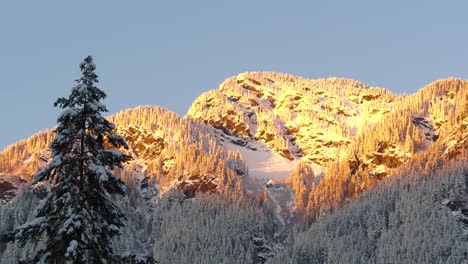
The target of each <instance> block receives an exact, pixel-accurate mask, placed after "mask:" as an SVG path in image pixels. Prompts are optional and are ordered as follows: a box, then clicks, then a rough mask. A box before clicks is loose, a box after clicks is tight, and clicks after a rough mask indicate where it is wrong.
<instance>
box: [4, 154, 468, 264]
mask: <svg viewBox="0 0 468 264" xmlns="http://www.w3.org/2000/svg"><path fill="white" fill-rule="evenodd" d="M450 167H451V169H441V170H440V171H438V172H437V173H432V174H430V175H424V176H423V177H421V175H411V174H410V175H399V176H396V177H395V178H394V179H392V180H390V181H388V182H384V183H382V184H381V185H379V186H378V187H376V188H374V189H373V190H371V191H369V192H367V193H365V194H364V195H363V196H362V197H360V198H359V199H357V200H356V201H354V202H353V203H352V204H351V205H350V206H349V207H347V208H345V209H342V210H339V211H337V212H335V213H334V214H332V215H329V216H327V217H322V218H319V219H317V221H316V222H314V223H312V224H311V225H310V226H309V227H307V228H298V229H297V230H296V231H295V232H292V233H291V234H290V238H289V240H288V241H287V242H286V243H285V245H284V247H285V249H284V250H282V251H281V250H279V246H278V244H275V241H274V238H273V234H274V232H275V230H276V228H277V226H275V215H274V214H273V213H272V211H271V210H269V209H266V208H261V207H260V205H259V204H258V203H257V202H255V201H252V200H249V199H248V198H246V197H228V196H229V195H228V194H224V195H220V194H216V195H214V194H212V195H198V196H196V197H195V198H190V199H187V198H186V197H184V196H183V194H180V193H177V192H173V193H166V194H165V195H163V197H164V198H161V199H154V197H157V196H158V195H159V194H158V193H157V192H158V190H157V188H150V187H148V188H146V189H141V182H140V180H139V179H138V178H134V179H127V190H128V192H129V195H128V197H127V198H125V199H123V200H119V201H118V204H119V206H121V207H122V208H124V211H125V212H126V213H127V216H128V219H127V223H126V227H125V229H124V230H123V235H122V236H120V237H118V238H117V239H115V240H114V241H113V243H114V246H115V249H116V251H119V252H122V253H123V254H124V255H125V254H126V253H127V254H130V253H132V254H135V253H136V254H137V255H138V254H141V255H152V256H154V258H155V259H156V260H157V261H158V262H159V263H262V262H264V260H265V259H267V258H268V259H269V260H268V261H267V263H466V259H467V254H468V243H467V227H466V226H464V224H463V222H462V221H463V220H465V222H466V218H464V216H463V214H462V211H461V210H462V208H464V207H465V208H466V204H464V203H466V201H467V197H468V196H467V194H466V191H467V180H468V170H467V167H466V164H465V165H463V164H460V163H459V164H458V165H455V166H450ZM149 186H151V183H149ZM35 191H36V194H35V192H34V190H32V189H26V190H24V191H23V192H22V193H21V195H19V197H18V198H17V199H16V200H14V201H12V202H11V203H9V204H7V205H3V206H2V207H0V225H1V226H0V231H2V232H3V231H6V230H11V229H12V228H13V227H14V226H18V225H20V224H21V223H24V222H26V219H27V218H28V217H29V218H31V217H32V215H33V213H34V212H33V208H34V207H35V206H36V205H37V204H38V203H39V199H38V198H37V191H38V190H37V189H36V190H35ZM299 229H301V230H299ZM35 250H36V249H35V248H34V247H33V246H32V245H28V244H26V245H25V246H24V247H20V246H19V244H8V245H7V246H4V247H3V248H1V249H0V254H1V255H0V259H1V261H0V263H2V264H3V263H15V260H19V259H23V258H24V257H25V256H28V255H31V254H32V253H33V252H34V251H35ZM12 260H13V261H12Z"/></svg>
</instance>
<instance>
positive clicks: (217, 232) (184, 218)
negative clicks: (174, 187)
mask: <svg viewBox="0 0 468 264" xmlns="http://www.w3.org/2000/svg"><path fill="white" fill-rule="evenodd" d="M135 183H137V184H138V185H139V184H140V182H139V181H138V180H137V179H136V180H135V181H129V183H128V184H127V187H128V191H129V196H128V198H126V199H123V200H122V199H121V198H119V200H118V202H117V204H118V205H119V206H120V207H122V208H123V209H124V210H123V211H124V212H125V213H126V214H127V221H126V223H125V228H124V229H123V230H122V232H123V234H122V235H121V236H120V237H118V238H116V239H115V240H114V241H113V244H114V249H115V251H116V252H118V253H121V254H122V255H123V256H125V255H131V254H133V255H135V254H136V255H137V256H138V255H141V256H154V258H155V260H156V261H158V262H159V263H263V262H264V261H265V259H266V258H271V257H272V255H273V254H274V251H277V250H278V248H275V243H274V239H273V234H274V231H275V229H276V228H277V227H276V226H275V221H276V219H275V216H274V214H273V212H272V211H271V210H269V209H265V208H261V207H260V205H259V204H258V202H256V201H253V200H250V199H249V198H246V197H228V196H229V195H221V194H211V195H208V194H205V195H203V194H200V195H197V196H196V197H195V198H190V199H187V198H186V197H185V196H184V195H183V194H182V193H178V192H172V193H166V194H165V195H164V198H162V199H149V198H148V197H149V193H150V192H151V190H146V189H145V190H144V191H143V194H142V192H141V189H140V188H139V186H137V185H135ZM155 191H157V190H152V192H151V195H154V194H155V193H154V192H155ZM156 195H157V194H156ZM39 203H40V201H39V200H38V198H37V196H36V194H34V190H32V189H27V190H23V191H22V192H21V194H20V195H19V196H18V198H16V199H15V200H14V201H12V202H11V203H9V204H6V205H2V206H0V232H5V231H8V230H12V229H13V227H17V226H19V225H21V224H22V223H25V222H27V220H30V219H33V216H34V207H36V206H37V205H38V204H39ZM39 244H41V243H39ZM40 247H41V246H40V245H39V246H38V248H35V247H34V246H33V245H31V244H26V245H25V246H21V245H20V244H19V243H18V242H16V243H10V244H7V245H6V246H3V247H2V248H0V264H7V263H8V264H11V263H18V261H19V260H23V259H26V257H27V256H30V255H32V254H33V253H34V252H36V250H37V249H39V248H40Z"/></svg>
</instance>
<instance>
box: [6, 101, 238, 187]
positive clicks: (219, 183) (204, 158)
mask: <svg viewBox="0 0 468 264" xmlns="http://www.w3.org/2000/svg"><path fill="white" fill-rule="evenodd" d="M109 120H110V121H112V122H114V123H115V124H116V126H117V131H118V133H119V134H120V135H122V136H123V137H124V138H125V139H126V140H127V142H128V144H129V147H130V149H129V151H128V153H129V154H131V155H132V157H133V158H134V159H133V161H131V162H130V163H129V164H127V166H126V167H125V170H124V171H122V172H121V175H122V177H124V178H125V177H128V176H131V175H140V176H142V177H149V179H153V180H156V181H157V182H158V183H159V187H160V188H161V189H162V190H165V189H167V188H169V187H177V188H180V189H182V190H184V191H185V192H186V194H188V195H193V193H194V192H196V191H204V192H210V191H222V190H223V188H229V189H230V190H232V189H235V188H237V187H238V186H237V185H238V183H237V178H238V177H237V175H238V174H243V173H245V169H244V165H243V162H242V160H241V158H240V156H239V155H238V154H236V153H232V152H229V151H226V150H224V148H222V147H221V146H220V145H219V144H218V143H217V141H216V139H215V138H214V137H213V136H212V128H210V127H207V126H205V125H203V124H201V123H199V122H197V121H194V120H186V119H183V118H180V117H179V116H178V115H177V114H175V113H173V112H170V111H168V110H165V109H162V108H159V107H150V106H145V107H137V108H134V109H129V110H125V111H122V112H120V113H118V114H116V115H113V116H111V117H109ZM53 137H54V134H53V132H52V131H51V130H47V131H43V132H40V133H38V134H36V135H34V136H32V137H31V138H29V139H26V140H22V141H20V142H18V143H16V144H14V145H11V146H9V147H7V148H5V150H4V151H3V152H0V179H7V178H8V179H11V178H12V177H13V178H14V177H19V178H21V179H23V180H30V179H31V177H32V175H33V174H34V173H35V172H36V171H37V170H38V168H39V167H41V166H43V165H44V164H45V162H46V161H47V160H48V158H49V155H50V154H49V151H48V150H47V146H48V144H49V142H50V141H51V140H52V139H53ZM140 178H141V177H140Z"/></svg>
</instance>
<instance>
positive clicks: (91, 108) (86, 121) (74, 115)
mask: <svg viewBox="0 0 468 264" xmlns="http://www.w3.org/2000/svg"><path fill="white" fill-rule="evenodd" d="M80 69H81V72H82V76H81V78H80V79H78V80H76V82H77V83H78V84H77V85H76V86H75V87H73V88H72V90H71V94H70V96H69V97H68V98H59V99H58V100H57V101H56V102H55V104H54V106H56V107H57V106H58V107H60V108H62V109H64V110H63V112H62V113H61V114H60V116H59V118H58V127H57V129H56V133H57V136H56V138H55V139H54V140H53V141H52V143H51V145H50V148H51V151H52V160H51V161H50V162H49V163H48V164H47V165H46V166H45V167H44V168H43V169H41V170H39V171H38V172H37V173H36V175H35V176H34V178H33V181H32V184H36V183H38V182H42V181H49V182H51V183H52V188H51V191H50V193H49V194H48V196H47V198H46V199H45V201H44V202H43V203H42V205H41V206H39V208H38V209H37V215H36V218H35V219H34V220H32V221H31V222H29V223H26V224H24V225H22V226H20V227H18V228H17V229H15V230H14V232H13V233H11V234H10V235H9V236H7V237H9V238H10V239H11V240H20V241H22V242H23V243H25V242H33V243H37V242H38V240H40V239H41V238H42V237H43V234H45V235H46V236H45V239H46V242H45V247H42V248H41V249H39V250H38V251H37V254H36V256H34V257H33V259H32V260H33V261H34V263H36V262H38V263H109V262H112V263H115V261H112V260H113V259H115V258H116V257H115V254H114V252H113V250H112V246H111V241H110V240H111V238H112V237H114V236H116V235H118V234H119V233H120V229H121V228H122V227H123V221H124V219H125V216H124V214H123V213H122V211H121V210H120V209H119V208H118V207H117V206H115V205H114V203H113V202H112V195H125V185H124V183H123V182H122V181H121V180H120V179H119V178H118V177H116V176H115V175H114V174H113V173H112V171H113V170H114V169H115V168H122V165H123V163H125V162H126V161H128V160H129V159H130V156H127V155H125V154H123V153H122V152H120V151H118V150H117V149H118V148H120V147H124V148H127V144H126V142H125V141H124V140H123V139H122V138H121V137H120V136H119V135H117V134H115V133H114V132H113V131H114V129H115V126H114V124H112V123H110V122H109V121H107V120H106V119H105V118H104V117H102V116H101V113H102V112H107V109H106V107H105V105H103V104H102V103H101V102H100V101H101V100H102V99H104V98H105V97H106V94H105V93H104V92H103V91H102V90H101V89H99V88H98V87H96V83H98V76H97V75H96V74H95V72H94V71H95V69H96V66H95V64H94V63H93V58H92V57H91V56H88V57H86V58H85V59H84V61H83V62H82V63H81V64H80ZM107 142H108V143H109V144H107ZM104 143H106V144H107V145H112V146H113V149H106V148H105V147H104Z"/></svg>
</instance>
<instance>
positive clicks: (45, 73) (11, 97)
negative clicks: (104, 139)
mask: <svg viewBox="0 0 468 264" xmlns="http://www.w3.org/2000/svg"><path fill="white" fill-rule="evenodd" d="M467 10H468V1H462V0H459V1H450V0H449V1H440V0H437V1H432V0H425V1H423V0H421V1H407V0H406V1H403V0H395V1H372V0H369V1H359V0H357V1H348V0H342V1H330V0H316V1H259V0H255V1H243V0H242V1H241V0H236V1H222V0H216V1H202V0H200V1H115V0H114V1H111V0H108V1H105V0H99V1H85V0H81V1H63V0H60V1H59V0H56V1H48V0H44V1H1V3H0V81H1V82H0V99H1V101H0V118H1V127H0V150H1V149H3V147H5V146H6V145H8V144H11V143H14V142H15V141H17V140H19V139H23V138H26V137H28V136H29V135H31V134H33V133H34V132H37V131H39V130H42V129H45V128H49V127H52V126H53V125H54V124H55V122H56V117H57V115H58V110H56V109H54V108H53V106H52V104H53V102H54V101H55V99H56V98H57V97H59V96H67V95H68V93H69V91H70V88H71V87H72V86H73V85H74V83H73V80H75V79H76V78H78V77H79V76H80V72H79V69H78V64H79V63H80V62H81V60H82V59H83V58H84V57H85V56H86V55H93V56H94V58H95V62H96V64H97V73H98V74H99V76H100V81H101V87H102V88H103V89H104V90H105V91H106V92H107V94H108V99H107V100H106V102H105V103H106V104H107V105H108V107H109V110H110V112H111V113H115V112H117V111H119V110H123V109H126V108H129V107H134V106H137V105H146V104H149V105H159V106H163V107H165V108H168V109H171V110H173V111H175V112H177V113H179V114H185V112H186V111H187V109H188V107H189V106H190V104H191V102H192V101H193V100H194V99H195V98H196V97H197V96H198V95H200V94H201V93H202V92H204V91H207V90H210V89H214V88H217V87H218V85H219V84H220V83H221V82H222V81H223V80H224V79H225V78H227V77H229V76H233V75H236V74H238V73H240V72H244V71H278V72H286V73H291V74H296V75H301V76H304V77H309V78H318V77H331V76H338V77H348V78H353V79H356V80H360V81H362V82H365V83H367V84H370V85H377V86H380V87H385V88H388V89H390V90H392V91H394V92H396V93H412V92H414V91H415V90H417V89H418V88H420V87H422V86H424V85H425V84H427V83H429V82H431V81H433V80H435V79H440V78H445V77H449V76H455V77H461V78H468V15H467Z"/></svg>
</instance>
